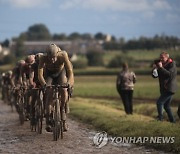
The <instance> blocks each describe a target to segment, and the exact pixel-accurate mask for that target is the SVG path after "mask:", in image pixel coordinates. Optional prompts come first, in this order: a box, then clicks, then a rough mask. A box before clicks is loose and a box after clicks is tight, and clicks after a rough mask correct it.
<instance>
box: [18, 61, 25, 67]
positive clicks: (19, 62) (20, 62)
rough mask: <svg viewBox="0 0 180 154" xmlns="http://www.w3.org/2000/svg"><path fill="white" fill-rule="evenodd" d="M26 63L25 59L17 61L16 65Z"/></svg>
mask: <svg viewBox="0 0 180 154" xmlns="http://www.w3.org/2000/svg"><path fill="white" fill-rule="evenodd" d="M24 64H25V60H19V61H18V62H17V63H16V66H20V65H24Z"/></svg>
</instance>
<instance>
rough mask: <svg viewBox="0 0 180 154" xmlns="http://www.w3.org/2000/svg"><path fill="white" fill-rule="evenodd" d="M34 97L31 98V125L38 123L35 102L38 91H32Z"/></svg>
mask: <svg viewBox="0 0 180 154" xmlns="http://www.w3.org/2000/svg"><path fill="white" fill-rule="evenodd" d="M31 93H32V99H31V103H30V104H31V125H36V119H35V107H36V106H35V103H36V100H37V97H38V94H37V93H38V91H37V90H33V91H32V92H31Z"/></svg>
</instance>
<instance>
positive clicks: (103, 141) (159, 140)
mask: <svg viewBox="0 0 180 154" xmlns="http://www.w3.org/2000/svg"><path fill="white" fill-rule="evenodd" d="M93 142H94V145H95V146H96V147H97V148H102V147H103V146H105V145H107V143H108V142H110V143H114V144H116V145H118V144H144V143H151V144H172V143H174V142H175V137H172V136H170V137H167V136H153V137H147V136H144V137H132V136H130V137H111V136H109V137H108V134H107V133H106V132H105V131H103V132H98V133H96V134H95V136H94V137H93Z"/></svg>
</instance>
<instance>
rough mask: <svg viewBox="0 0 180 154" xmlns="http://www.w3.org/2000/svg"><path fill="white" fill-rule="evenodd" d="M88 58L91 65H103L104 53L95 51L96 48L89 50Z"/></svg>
mask: <svg viewBox="0 0 180 154" xmlns="http://www.w3.org/2000/svg"><path fill="white" fill-rule="evenodd" d="M86 57H87V59H88V65H89V66H103V65H104V61H103V53H101V52H98V51H95V50H89V51H88V53H87V55H86Z"/></svg>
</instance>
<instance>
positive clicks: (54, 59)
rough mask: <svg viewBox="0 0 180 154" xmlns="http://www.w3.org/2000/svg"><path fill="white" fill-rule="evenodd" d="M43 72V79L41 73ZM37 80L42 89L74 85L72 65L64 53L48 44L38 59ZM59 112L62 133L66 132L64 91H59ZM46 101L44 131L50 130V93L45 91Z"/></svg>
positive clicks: (53, 45)
mask: <svg viewBox="0 0 180 154" xmlns="http://www.w3.org/2000/svg"><path fill="white" fill-rule="evenodd" d="M44 72H45V78H44V76H43V73H44ZM38 78H39V81H40V83H41V85H42V86H43V87H46V86H48V85H52V84H64V83H68V84H69V85H70V86H71V87H73V84H74V75H73V69H72V64H71V62H70V60H69V57H68V54H67V52H66V51H62V50H61V49H60V48H59V47H58V46H56V45H55V44H50V45H49V46H48V47H47V49H46V54H44V55H43V56H41V57H40V59H39V68H38ZM61 94H62V95H61V111H62V120H63V127H64V131H67V123H66V114H65V105H66V103H67V98H68V92H67V90H65V89H62V90H61ZM45 96H46V98H45V101H46V130H47V131H52V130H51V125H52V123H51V116H50V115H52V114H51V106H52V92H50V91H47V94H46V95H45Z"/></svg>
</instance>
